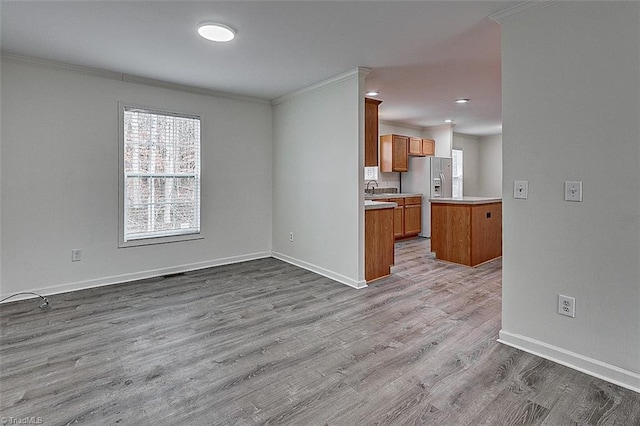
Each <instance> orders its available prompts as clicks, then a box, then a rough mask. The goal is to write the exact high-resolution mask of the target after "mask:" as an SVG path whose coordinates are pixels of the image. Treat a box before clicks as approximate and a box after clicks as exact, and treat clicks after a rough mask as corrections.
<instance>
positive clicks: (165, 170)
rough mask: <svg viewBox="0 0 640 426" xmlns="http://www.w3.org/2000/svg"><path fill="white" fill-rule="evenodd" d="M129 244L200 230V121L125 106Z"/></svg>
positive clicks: (125, 160) (126, 215) (125, 180)
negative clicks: (133, 240)
mask: <svg viewBox="0 0 640 426" xmlns="http://www.w3.org/2000/svg"><path fill="white" fill-rule="evenodd" d="M123 132H124V134H123V140H124V147H123V148H124V149H123V152H124V159H123V162H124V174H125V176H124V182H125V185H124V206H125V207H124V208H125V212H124V217H125V223H124V241H127V240H128V239H140V238H150V237H158V236H168V235H179V234H187V233H194V232H199V230H200V119H199V118H194V117H187V116H180V115H176V114H173V113H160V112H155V111H150V110H142V109H139V108H133V107H124V126H123Z"/></svg>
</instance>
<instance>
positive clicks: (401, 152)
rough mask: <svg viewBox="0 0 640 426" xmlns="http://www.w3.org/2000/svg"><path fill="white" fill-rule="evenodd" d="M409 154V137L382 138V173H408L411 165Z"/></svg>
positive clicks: (393, 136)
mask: <svg viewBox="0 0 640 426" xmlns="http://www.w3.org/2000/svg"><path fill="white" fill-rule="evenodd" d="M408 153H409V137H408V136H401V135H383V136H380V171H381V172H406V171H407V170H408V165H409V158H408Z"/></svg>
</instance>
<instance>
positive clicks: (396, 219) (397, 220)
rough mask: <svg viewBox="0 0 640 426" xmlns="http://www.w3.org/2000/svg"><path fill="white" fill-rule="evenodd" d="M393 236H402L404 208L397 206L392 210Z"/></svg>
mask: <svg viewBox="0 0 640 426" xmlns="http://www.w3.org/2000/svg"><path fill="white" fill-rule="evenodd" d="M393 236H394V238H402V237H403V236H404V207H403V206H398V207H396V208H394V209H393Z"/></svg>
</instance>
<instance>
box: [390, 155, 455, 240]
mask: <svg viewBox="0 0 640 426" xmlns="http://www.w3.org/2000/svg"><path fill="white" fill-rule="evenodd" d="M400 180H401V185H402V192H412V193H419V194H422V232H421V233H420V236H421V237H427V238H430V237H431V204H430V203H429V199H430V198H450V197H451V196H452V189H453V185H452V170H451V158H445V157H409V171H408V172H406V173H400Z"/></svg>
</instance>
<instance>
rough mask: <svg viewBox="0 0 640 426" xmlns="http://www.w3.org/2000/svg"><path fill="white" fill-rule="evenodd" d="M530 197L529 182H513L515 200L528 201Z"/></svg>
mask: <svg viewBox="0 0 640 426" xmlns="http://www.w3.org/2000/svg"><path fill="white" fill-rule="evenodd" d="M528 196H529V181H527V180H517V181H515V182H513V198H517V199H520V200H526V199H527V197H528Z"/></svg>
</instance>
